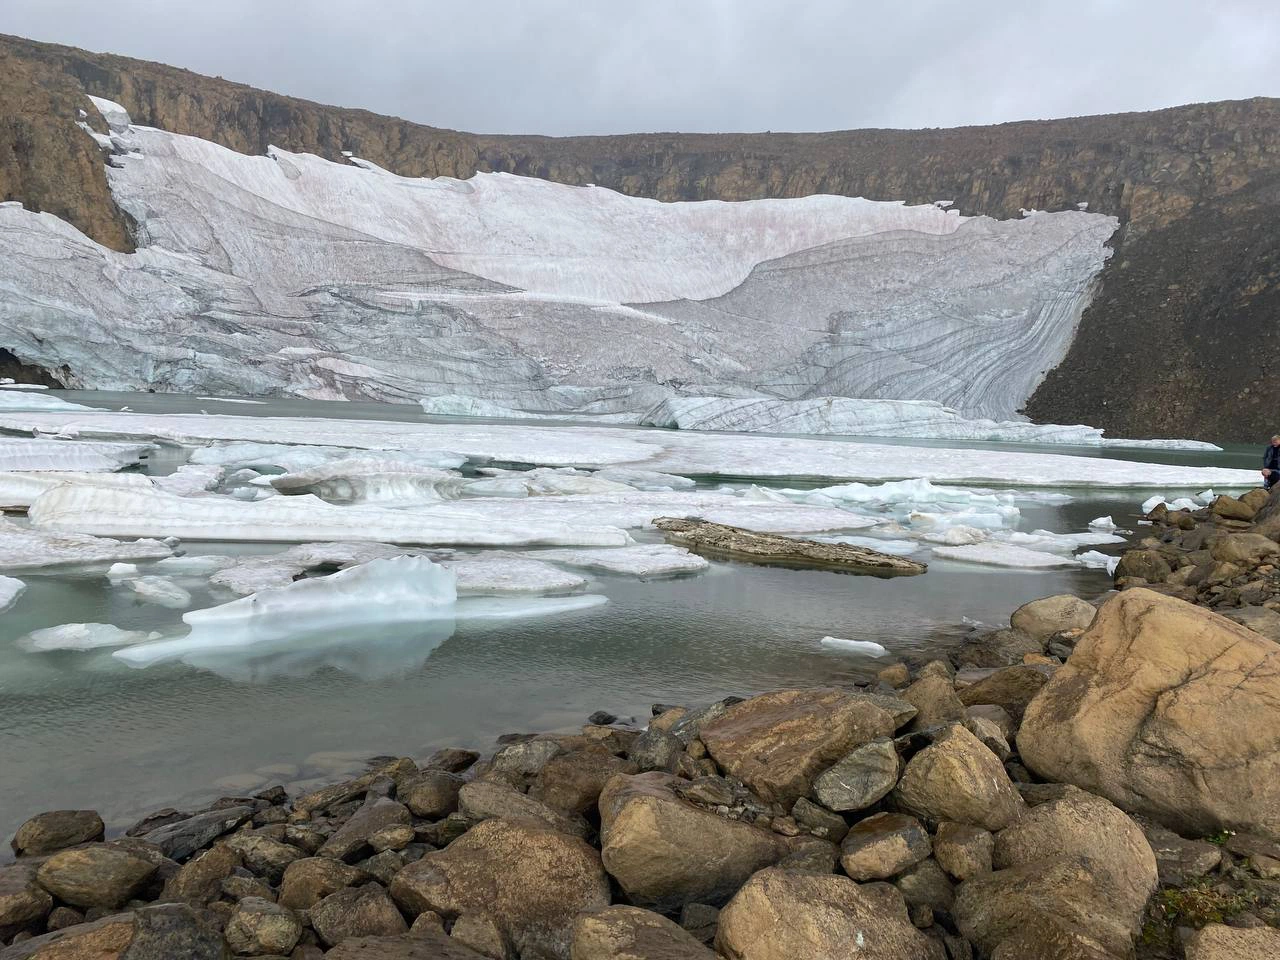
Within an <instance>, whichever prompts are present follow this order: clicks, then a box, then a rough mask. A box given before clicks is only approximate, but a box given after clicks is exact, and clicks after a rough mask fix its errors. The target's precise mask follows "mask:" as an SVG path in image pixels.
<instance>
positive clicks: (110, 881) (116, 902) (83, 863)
mask: <svg viewBox="0 0 1280 960" xmlns="http://www.w3.org/2000/svg"><path fill="white" fill-rule="evenodd" d="M155 872H156V865H155V864H154V863H151V862H149V861H147V860H144V859H142V858H141V857H136V856H134V855H133V854H131V853H126V852H125V851H124V850H121V849H119V848H117V847H110V846H107V845H106V844H94V845H92V846H87V847H77V848H73V849H71V850H62V851H60V852H58V853H55V854H53V856H51V857H49V859H48V860H46V861H45V862H44V863H42V864H40V866H39V868H38V869H37V870H36V882H37V883H39V884H40V886H42V887H44V889H46V890H48V891H49V892H50V893H51V894H53V895H54V896H55V897H57V898H58V899H59V900H61V901H62V902H63V903H69V904H71V906H73V907H105V908H106V909H109V910H111V909H115V908H117V907H121V906H123V905H124V903H125V902H126V901H127V900H129V899H131V898H132V897H133V896H134V895H135V894H137V893H138V892H139V891H140V890H142V888H143V887H145V886H146V885H147V881H149V880H150V879H151V878H152V877H153V876H155Z"/></svg>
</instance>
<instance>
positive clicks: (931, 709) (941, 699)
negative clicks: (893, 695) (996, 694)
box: [902, 674, 964, 730]
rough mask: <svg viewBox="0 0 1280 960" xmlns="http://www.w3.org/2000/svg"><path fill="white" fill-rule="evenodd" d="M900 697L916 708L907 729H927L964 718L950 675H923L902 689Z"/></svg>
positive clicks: (962, 708)
mask: <svg viewBox="0 0 1280 960" xmlns="http://www.w3.org/2000/svg"><path fill="white" fill-rule="evenodd" d="M902 699H903V700H905V701H906V702H907V703H909V704H911V705H912V706H913V707H915V708H916V715H915V717H913V718H912V720H911V724H910V726H909V727H908V728H907V729H909V730H927V729H929V728H930V727H936V726H939V725H941V724H944V723H951V722H953V721H956V720H963V719H964V704H963V703H961V702H960V698H959V697H957V696H956V691H955V687H954V686H953V685H952V683H951V678H950V677H942V676H938V675H936V674H930V675H928V676H923V677H921V678H920V679H919V680H917V681H916V682H915V683H913V684H911V686H909V687H907V689H905V690H903V691H902Z"/></svg>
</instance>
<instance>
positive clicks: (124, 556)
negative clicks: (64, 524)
mask: <svg viewBox="0 0 1280 960" xmlns="http://www.w3.org/2000/svg"><path fill="white" fill-rule="evenodd" d="M171 553H173V551H172V550H171V549H170V548H169V547H168V546H167V545H166V544H163V543H161V542H160V541H159V540H136V541H133V542H125V541H122V540H112V539H108V538H105V537H92V536H87V535H85V534H82V533H60V532H57V531H48V530H38V529H32V528H31V527H23V526H19V525H18V524H16V523H14V522H13V521H11V520H5V519H3V518H0V569H3V570H41V569H45V568H52V567H64V566H79V565H83V564H95V563H111V562H113V561H116V560H128V561H132V560H152V559H158V558H160V557H167V556H169V555H170V554H171Z"/></svg>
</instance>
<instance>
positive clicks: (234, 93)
mask: <svg viewBox="0 0 1280 960" xmlns="http://www.w3.org/2000/svg"><path fill="white" fill-rule="evenodd" d="M0 68H2V69H3V70H4V72H5V77H6V90H7V91H9V92H10V94H11V95H10V96H8V97H6V101H5V104H4V105H0V197H3V198H4V199H5V200H19V201H21V202H23V203H25V204H26V205H27V206H29V207H30V208H32V209H36V210H46V211H49V212H51V213H54V214H56V215H57V216H60V217H63V218H65V219H67V220H69V221H70V222H71V223H73V224H74V225H76V226H77V227H79V228H81V229H82V230H84V231H86V232H87V233H88V234H89V235H90V236H92V237H94V238H95V239H97V240H99V241H100V242H102V243H105V244H107V245H108V246H112V247H114V248H116V249H126V250H127V249H130V248H131V244H132V238H131V235H130V225H129V223H128V222H127V220H126V218H124V217H123V215H122V214H121V213H120V211H119V210H117V209H116V207H115V205H114V202H113V201H112V199H111V195H110V192H109V190H108V189H107V185H106V178H105V175H104V173H103V169H102V161H101V157H100V154H99V152H98V149H97V147H96V146H95V145H94V143H93V142H92V140H91V139H90V138H88V137H87V136H85V135H83V134H82V133H81V132H80V131H79V130H77V129H75V126H74V123H75V120H76V119H77V111H78V110H79V109H81V108H82V107H83V106H84V103H85V101H84V97H83V94H85V93H89V94H94V95H97V96H103V97H107V98H110V99H112V100H115V101H118V102H120V103H122V104H123V105H124V106H125V107H126V108H127V109H128V110H129V111H130V113H131V114H132V115H133V117H134V118H135V120H136V121H137V122H139V123H145V124H150V125H154V126H157V127H161V128H164V129H167V130H172V131H174V132H179V133H186V134H191V135H194V136H199V137H203V138H205V139H209V140H212V141H214V142H217V143H220V144H223V145H225V146H228V147H230V148H232V149H235V150H239V151H242V152H246V153H252V154H261V153H263V152H265V151H266V148H267V147H268V146H269V145H272V144H275V145H276V146H279V147H281V148H282V149H286V150H293V151H306V152H313V153H317V154H319V155H321V156H325V157H328V158H330V159H333V160H338V161H340V160H341V158H342V151H344V150H352V151H355V152H357V153H358V154H359V155H360V156H362V157H364V158H366V159H368V160H371V161H373V162H375V163H377V164H379V165H381V166H384V167H386V168H388V169H390V170H393V171H394V172H396V173H400V174H404V175H407V176H454V177H463V178H465V177H468V176H470V175H471V174H473V173H475V172H477V171H504V172H511V173H517V174H522V175H527V176H536V177H541V178H545V179H549V180H554V181H558V182H563V183H572V184H585V183H595V184H599V185H601V186H607V187H611V188H613V189H616V190H619V191H621V192H623V193H627V194H630V195H635V196H650V197H656V198H658V199H661V200H697V199H723V200H743V199H753V198H759V197H798V196H806V195H809V194H813V193H833V194H844V195H850V196H865V197H868V198H871V199H897V200H905V201H907V202H908V203H928V202H932V201H934V200H938V199H947V200H952V201H953V202H954V205H955V208H956V209H958V210H960V211H961V212H963V213H966V214H971V213H972V214H988V215H991V216H996V217H1016V216H1017V215H1018V213H1019V211H1020V210H1021V209H1024V208H1026V209H1032V208H1034V209H1041V210H1062V209H1074V208H1075V207H1076V205H1077V204H1080V203H1087V204H1088V207H1089V210H1090V211H1092V212H1098V213H1107V214H1114V215H1116V216H1118V217H1119V218H1120V220H1121V223H1122V227H1121V230H1120V232H1119V233H1118V234H1117V236H1116V237H1115V239H1114V240H1113V245H1114V246H1115V249H1116V254H1115V255H1114V256H1113V257H1112V258H1111V260H1110V262H1109V263H1108V265H1107V267H1106V268H1105V270H1104V272H1103V274H1102V281H1101V288H1100V290H1099V291H1098V293H1097V295H1096V297H1095V299H1094V302H1093V304H1092V306H1091V307H1090V308H1089V309H1088V310H1087V311H1086V313H1085V315H1084V317H1083V319H1082V321H1081V325H1080V331H1079V333H1078V335H1077V338H1076V341H1075V343H1074V345H1073V347H1072V349H1071V351H1070V352H1069V354H1068V356H1067V358H1066V360H1065V361H1063V363H1062V364H1061V365H1059V367H1058V368H1057V369H1056V370H1054V371H1052V372H1051V373H1050V374H1049V376H1048V377H1047V379H1046V380H1045V381H1044V383H1043V384H1042V385H1041V387H1040V389H1039V390H1038V391H1037V392H1036V394H1035V395H1034V396H1033V397H1032V399H1031V401H1030V403H1029V405H1028V412H1029V413H1030V414H1031V415H1032V416H1033V417H1034V418H1036V419H1038V420H1041V421H1045V422H1056V423H1076V422H1083V423H1089V424H1092V425H1095V426H1099V427H1103V428H1106V429H1107V430H1108V431H1109V432H1110V433H1112V434H1114V435H1123V436H1186V435H1190V434H1191V433H1192V432H1200V433H1204V434H1206V435H1212V436H1214V437H1217V438H1222V439H1243V438H1245V437H1252V436H1257V435H1264V434H1266V433H1269V432H1270V431H1271V429H1272V424H1270V422H1269V418H1270V410H1269V408H1268V406H1267V404H1266V400H1265V392H1264V391H1261V390H1257V389H1256V388H1255V384H1256V382H1257V381H1258V379H1259V377H1260V376H1261V371H1264V370H1266V369H1269V368H1270V367H1271V366H1273V365H1274V364H1273V362H1272V361H1273V359H1274V357H1275V356H1276V355H1277V351H1280V341H1277V339H1276V336H1277V335H1275V334H1274V333H1272V332H1270V331H1271V329H1272V326H1273V325H1272V324H1270V323H1269V318H1270V317H1271V316H1273V315H1274V313H1275V310H1276V308H1277V306H1278V305H1280V304H1278V303H1277V296H1278V295H1280V294H1278V293H1277V291H1280V241H1277V240H1276V239H1275V231H1274V230H1272V229H1270V227H1271V225H1272V224H1274V222H1275V219H1276V214H1277V211H1278V210H1280V133H1278V132H1277V131H1280V123H1277V119H1280V101H1276V100H1267V99H1255V100H1249V101H1239V102H1230V103H1218V104H1200V105H1192V106H1187V107H1178V108H1173V109H1170V110H1161V111H1154V112H1150V113H1134V114H1120V115H1113V116H1103V117H1085V118H1074V119H1067V120H1053V121H1034V122H1023V123H1010V124H1001V125H998V126H992V127H970V128H961V129H955V130H922V131H893V130H866V131H844V132H837V133H821V134H773V133H765V134H705V135H699V134H635V135H627V136H612V137H568V138H551V137H528V136H487V135H475V134H468V133H460V132H457V131H451V130H441V129H438V128H432V127H427V126H423V125H420V124H414V123H410V122H408V121H404V120H400V119H397V118H389V117H380V116H378V115H376V114H372V113H369V112H368V111H362V110H351V109H342V108H336V107H326V106H322V105H319V104H315V103H311V102H308V101H304V100H299V99H297V98H291V97H286V96H281V95H278V94H273V93H269V92H265V91H261V90H255V89H253V88H251V87H247V86H244V85H242V84H236V83H232V82H229V81H225V80H222V79H217V78H208V77H200V76H198V75H196V74H193V73H190V72H189V71H185V70H180V69H177V68H173V67H167V66H163V65H160V64H154V63H146V62H143V61H137V60H131V59H128V58H125V57H118V56H113V55H110V54H94V53H89V52H86V51H83V50H76V49H72V48H67V47H60V46H56V45H52V44H41V43H36V42H33V41H28V40H23V39H20V38H16V37H6V38H0ZM1241 342H1247V343H1248V344H1249V345H1250V348H1249V349H1248V350H1240V349H1239V344H1240V343H1241ZM1134 343H1142V344H1146V345H1148V347H1149V348H1150V349H1156V350H1158V351H1159V354H1160V357H1161V362H1160V363H1155V364H1153V363H1150V362H1149V354H1148V351H1147V350H1145V349H1134V348H1133V346H1132V344H1134ZM1206 401H1209V402H1206Z"/></svg>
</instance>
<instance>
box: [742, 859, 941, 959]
mask: <svg viewBox="0 0 1280 960" xmlns="http://www.w3.org/2000/svg"><path fill="white" fill-rule="evenodd" d="M716 950H717V952H718V953H720V954H721V956H723V957H725V958H726V960H801V958H815V960H816V958H818V957H821V958H823V960H904V958H907V957H910V958H911V960H942V958H943V957H945V953H944V952H943V948H942V945H941V944H940V943H938V942H937V941H935V940H931V939H929V938H928V937H926V936H924V935H923V934H922V933H920V931H918V930H917V929H916V928H915V927H913V926H912V925H911V921H910V920H909V919H908V918H907V908H906V904H905V903H904V902H903V900H902V897H901V895H900V894H898V893H897V891H895V890H893V888H892V887H883V885H873V886H866V887H864V886H860V885H858V884H856V883H854V882H853V881H852V880H850V879H849V878H848V877H841V876H835V875H830V876H821V875H819V874H813V873H793V872H791V871H787V870H781V869H770V870H762V871H760V872H759V873H757V874H756V875H755V876H753V877H752V878H751V879H750V880H749V881H748V882H747V883H746V884H745V885H744V886H743V887H742V889H741V890H739V891H738V893H737V895H736V896H735V897H734V898H733V899H732V900H731V901H730V902H729V904H728V906H726V907H725V908H724V910H722V911H721V912H720V925H719V929H718V931H717V933H716Z"/></svg>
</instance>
